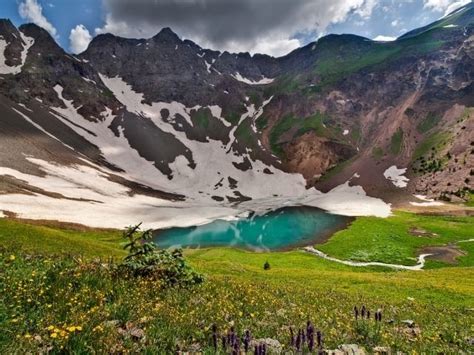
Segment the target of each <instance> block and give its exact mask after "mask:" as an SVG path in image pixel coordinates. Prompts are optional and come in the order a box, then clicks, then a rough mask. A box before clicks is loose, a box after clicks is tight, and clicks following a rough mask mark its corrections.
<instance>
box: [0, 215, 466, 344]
mask: <svg viewBox="0 0 474 355" xmlns="http://www.w3.org/2000/svg"><path fill="white" fill-rule="evenodd" d="M404 221H406V222H404ZM462 223H465V224H464V229H466V227H467V228H469V226H471V227H472V220H471V222H469V220H465V221H464V222H463V219H455V220H451V219H449V220H446V219H444V220H443V219H441V220H440V221H439V222H437V220H436V218H434V217H426V218H425V217H420V216H416V215H413V214H408V213H399V214H397V215H396V216H394V217H391V218H389V219H387V220H383V219H377V218H374V219H370V218H369V219H367V218H362V219H357V220H356V222H354V223H353V225H352V226H351V227H350V228H349V229H348V230H346V231H343V232H340V233H338V235H336V236H335V237H334V239H331V240H330V242H328V243H327V244H326V245H324V246H322V247H321V248H322V249H324V250H325V251H327V252H330V253H334V254H335V255H337V256H341V257H342V256H344V255H343V254H342V253H343V250H344V249H351V248H354V245H355V244H353V243H354V242H352V244H348V243H349V241H348V240H349V239H350V238H351V236H352V237H354V236H356V235H358V236H360V238H361V239H362V242H361V243H365V244H366V245H367V247H368V248H369V250H371V245H375V241H374V240H373V239H374V236H373V235H371V233H370V230H371V229H372V231H374V230H378V235H377V237H378V238H379V239H378V240H377V241H376V242H377V243H378V244H380V245H383V244H386V243H387V241H388V240H390V238H392V237H393V236H394V235H395V234H403V233H402V231H403V228H404V227H403V226H404V225H405V226H411V225H416V226H417V227H420V228H421V227H424V228H426V229H428V228H429V229H430V230H431V229H433V230H436V231H437V233H439V234H440V235H441V233H443V236H441V237H440V238H444V239H443V241H446V240H451V239H453V238H459V239H461V237H464V235H459V237H457V234H458V233H464V234H467V233H469V229H468V230H464V231H463V228H462V227H461V225H462ZM469 223H470V224H469ZM444 233H446V235H444ZM455 235H456V236H455ZM17 237H18V238H17ZM118 237H119V232H104V233H102V232H100V231H84V232H78V231H73V230H68V231H67V230H62V229H58V228H54V227H42V226H35V225H28V224H22V223H20V222H15V221H9V220H0V241H1V242H2V245H3V247H2V249H1V252H0V289H1V290H0V353H12V352H22V353H23V352H27V351H32V352H38V351H39V350H46V349H48V350H50V351H52V352H53V353H59V352H64V351H66V352H76V353H88V352H92V351H96V352H123V351H130V352H148V353H156V352H161V353H164V352H171V351H174V350H175V349H176V347H179V348H180V349H188V350H189V349H192V348H195V349H197V348H199V349H203V350H206V351H209V353H211V346H210V344H211V343H210V338H211V333H212V332H211V325H212V324H216V325H217V326H218V329H219V331H220V332H221V333H222V332H223V331H224V330H227V329H228V328H229V327H230V326H231V325H232V324H233V325H234V326H235V328H236V331H238V332H240V333H242V331H243V330H244V329H250V330H251V331H252V334H253V336H254V337H256V338H263V337H271V338H274V339H278V340H279V341H280V342H281V344H283V345H284V346H285V347H286V348H287V349H288V348H289V340H288V339H289V327H290V326H291V327H293V328H294V329H298V328H299V327H302V326H303V325H304V324H305V322H306V320H307V319H308V318H311V319H312V321H313V323H314V324H315V327H316V328H317V329H320V330H321V331H322V332H323V335H324V345H325V347H326V348H335V347H337V346H338V345H340V344H343V343H357V344H360V345H363V346H365V347H366V348H367V349H372V347H373V346H376V345H380V346H390V347H392V348H393V349H398V350H402V351H406V352H408V351H411V350H415V351H417V352H422V351H425V352H429V353H433V352H445V353H446V352H458V351H460V350H461V349H462V350H464V351H472V347H470V346H469V345H468V343H467V341H466V339H467V338H468V337H469V336H472V329H470V328H469V327H468V326H466V325H469V324H474V313H473V312H472V305H473V304H474V296H473V295H474V286H473V285H474V272H473V271H472V270H473V269H472V268H469V267H462V266H458V267H455V268H452V267H444V268H439V269H433V270H427V271H421V272H406V271H405V272H397V271H390V270H388V269H384V268H352V267H348V266H344V265H340V264H336V263H333V262H329V261H326V260H323V259H319V258H317V257H315V256H312V255H309V254H305V253H303V252H301V251H293V252H275V253H251V252H246V251H241V250H234V249H225V248H219V249H205V250H193V251H188V252H187V253H186V255H187V258H188V260H189V261H190V263H191V264H192V266H193V267H194V268H195V269H196V270H197V271H199V272H202V273H203V274H204V275H205V277H206V280H205V282H204V283H203V284H202V285H199V286H195V287H192V288H189V289H173V288H171V289H164V288H162V287H161V285H160V284H159V282H156V281H150V280H147V279H130V278H121V277H117V274H116V273H114V268H115V266H114V265H115V264H114V263H108V262H104V260H105V259H104V258H103V257H105V256H107V255H114V256H116V257H120V256H121V255H123V252H122V251H121V250H120V249H119V245H118V240H119V238H118ZM400 238H401V240H400V241H399V243H398V244H397V243H395V242H394V243H393V245H392V247H389V248H387V251H388V252H387V255H383V252H382V251H379V253H380V255H382V256H381V258H382V260H391V258H392V253H393V252H394V248H395V249H396V248H400V250H401V252H402V253H404V254H405V255H413V254H412V253H414V252H415V250H416V248H417V247H418V245H414V244H411V243H407V240H408V236H406V235H404V234H403V235H401V236H400ZM413 238H415V237H413ZM71 240H74V242H75V244H73V243H72V242H71ZM440 242H441V241H440ZM337 243H339V247H337ZM404 244H409V247H408V248H407V249H404V248H401V246H402V245H404ZM466 244H467V243H466ZM330 249H332V251H331V250H330ZM66 251H67V252H68V253H69V254H75V256H74V257H71V256H72V255H71V256H64V253H65V252H66ZM109 253H110V254H109ZM40 254H41V255H42V256H40ZM79 254H82V255H83V256H82V257H80V256H79ZM471 255H472V254H471ZM97 256H100V257H102V260H100V261H99V260H97V259H95V258H96V257H97ZM405 261H406V260H405ZM265 262H268V263H269V264H270V269H269V270H264V268H263V265H264V263H265ZM362 304H364V305H366V307H368V308H369V309H370V310H371V311H372V314H373V312H374V311H375V310H377V309H379V308H381V309H382V310H383V317H384V318H383V319H384V322H382V323H381V324H377V323H375V322H374V320H373V319H370V320H364V321H360V320H359V321H357V322H356V321H355V320H354V317H353V314H352V309H353V307H354V306H355V305H358V306H360V305H362ZM470 309H471V310H470ZM407 319H409V320H413V321H414V322H415V326H414V327H413V328H408V327H407V326H406V325H405V324H404V323H403V321H404V320H407Z"/></svg>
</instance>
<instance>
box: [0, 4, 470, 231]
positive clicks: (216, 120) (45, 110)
mask: <svg viewBox="0 0 474 355" xmlns="http://www.w3.org/2000/svg"><path fill="white" fill-rule="evenodd" d="M472 12H473V7H472V6H471V7H470V6H467V7H466V10H465V11H464V12H461V13H459V14H458V17H456V18H454V19H453V18H452V17H450V18H449V23H448V24H446V23H440V24H439V26H437V27H435V28H433V29H429V31H428V32H427V31H422V32H421V33H420V34H416V33H414V34H412V35H411V36H410V37H409V38H405V39H400V40H397V41H394V42H390V43H378V42H373V41H370V40H367V39H364V38H362V37H358V36H350V35H341V36H335V35H331V36H327V37H325V38H322V39H320V40H318V41H317V42H315V43H312V44H311V45H308V46H306V47H303V48H300V49H298V50H296V51H294V52H293V53H290V54H289V55H287V56H285V57H282V58H272V57H268V56H263V55H255V56H250V55H248V54H246V53H240V54H231V53H227V52H225V53H219V52H216V51H211V50H206V49H203V48H201V47H199V46H198V45H196V44H195V43H193V42H191V41H188V40H181V39H180V38H179V37H178V36H177V35H176V34H174V33H173V32H172V31H171V30H170V29H164V30H162V31H161V32H160V33H159V34H157V35H156V36H155V37H153V38H151V39H146V40H136V39H124V38H119V37H115V36H112V35H110V34H108V35H100V36H98V37H96V38H95V39H94V40H93V41H92V42H91V44H90V46H89V48H88V49H87V51H86V52H84V53H82V54H81V55H79V56H77V57H74V56H70V55H69V54H67V53H65V52H64V51H63V50H62V49H61V48H59V47H58V46H57V44H56V43H55V42H54V40H53V39H52V38H51V37H50V36H49V34H48V33H47V32H46V31H44V30H42V29H41V28H39V27H37V26H35V25H24V26H22V27H21V28H20V29H19V30H17V29H16V28H14V26H13V25H12V24H11V23H10V22H9V21H3V22H2V21H0V36H2V40H1V41H0V44H1V48H0V49H2V53H3V57H2V56H0V59H1V61H0V64H1V66H0V71H1V73H0V136H1V139H0V213H1V214H8V213H14V214H17V215H18V216H20V217H23V218H34V219H59V220H63V221H68V222H74V223H81V224H86V225H91V226H96V227H118V228H121V227H123V226H124V225H127V224H132V223H135V222H136V221H137V220H143V221H144V223H145V225H146V226H147V227H153V228H163V227H169V226H176V225H179V226H189V225H196V224H202V223H207V222H209V221H212V220H213V219H216V218H224V219H225V218H235V217H236V216H241V215H246V214H247V213H248V212H249V211H255V212H257V213H263V212H265V211H267V210H270V209H275V208H279V207H281V206H284V205H300V204H304V205H310V206H316V207H320V208H324V209H326V210H328V211H331V212H333V213H340V214H345V215H378V216H387V215H388V214H389V213H390V206H389V204H387V203H385V202H383V201H382V199H380V197H382V198H383V199H388V200H389V201H392V199H393V198H394V196H396V198H394V200H397V199H399V198H400V197H399V196H402V198H406V199H410V198H411V196H412V194H415V193H416V194H420V195H426V196H429V197H438V196H439V195H440V194H444V195H446V194H449V196H455V195H456V194H458V195H460V194H462V193H464V192H465V191H469V189H470V188H472V182H471V181H470V179H469V174H470V171H471V172H472V170H469V169H470V168H469V167H472V166H473V165H474V162H473V155H472V148H471V149H469V147H470V145H472V144H473V143H472V132H473V125H474V112H473V109H472V107H473V106H474V95H473V84H472V73H473V72H474V68H473V66H474V64H473V63H474V61H473V59H474V45H473V44H474V34H473V33H474V31H473V26H472V18H473V15H472ZM446 25H456V27H453V26H450V27H445V26H446ZM2 41H3V42H2ZM2 63H4V64H2ZM4 68H8V71H7V69H4ZM11 68H15V69H14V70H13V69H11ZM269 78H271V79H269ZM446 156H450V157H451V158H450V159H451V160H450V159H447V158H446ZM391 167H392V168H391ZM394 167H400V168H399V169H398V168H397V169H393V168H394ZM399 172H403V173H404V174H402V175H403V176H402V175H401V174H399ZM405 175H406V177H405ZM448 176H449V177H448ZM448 181H449V185H448ZM318 189H319V190H322V191H325V193H322V192H320V191H318ZM366 191H367V192H368V193H369V194H370V195H371V196H374V197H370V196H367V194H366ZM456 196H457V195H456Z"/></svg>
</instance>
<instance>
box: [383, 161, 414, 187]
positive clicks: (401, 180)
mask: <svg viewBox="0 0 474 355" xmlns="http://www.w3.org/2000/svg"><path fill="white" fill-rule="evenodd" d="M406 171H407V169H406V168H401V169H398V168H397V167H396V166H395V165H392V166H391V167H390V168H388V169H387V170H385V172H384V173H383V176H384V177H385V178H386V179H387V180H390V181H391V182H392V184H394V185H395V186H396V187H400V188H402V187H406V186H407V185H408V181H410V180H409V179H408V178H407V177H406V176H404V175H403V174H405V172H406Z"/></svg>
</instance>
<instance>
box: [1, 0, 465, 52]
mask: <svg viewBox="0 0 474 355" xmlns="http://www.w3.org/2000/svg"><path fill="white" fill-rule="evenodd" d="M469 2H471V0H80V1H77V0H0V18H9V19H10V20H12V22H13V23H14V24H15V25H17V26H19V25H21V24H22V23H28V22H33V23H36V24H37V25H39V26H41V27H43V28H45V29H46V30H47V31H48V32H49V33H50V34H51V35H52V36H53V37H54V38H55V39H56V41H57V42H58V43H59V44H60V45H61V46H62V47H63V48H64V49H65V50H66V51H68V52H71V53H80V52H82V51H84V50H85V49H86V48H87V45H88V44H89V42H90V41H91V39H92V38H93V37H94V36H96V35H98V34H101V33H108V32H110V33H113V34H115V35H118V36H122V37H128V38H149V37H153V36H154V35H155V34H156V33H158V32H159V31H160V29H161V28H163V27H171V28H172V29H173V31H174V32H176V33H177V34H178V35H179V36H180V37H181V38H183V39H184V38H187V39H191V40H193V41H194V42H196V43H197V44H198V45H200V46H201V47H204V48H211V49H216V50H227V51H229V52H250V53H252V54H254V53H264V54H269V55H273V56H281V55H284V54H286V53H288V52H290V51H292V50H294V49H296V48H298V47H301V46H303V45H306V44H308V43H310V42H312V41H315V40H317V39H318V38H319V37H321V36H323V35H326V34H330V33H352V34H357V35H361V36H364V37H367V38H371V39H376V40H393V39H395V38H396V37H398V36H400V35H402V34H403V33H405V32H407V31H409V30H412V29H414V28H417V27H421V26H424V25H426V24H428V23H430V22H433V21H435V20H437V19H439V18H440V17H442V16H444V15H446V14H447V13H449V12H451V11H453V10H455V9H456V8H459V7H460V6H463V5H465V4H467V3H469Z"/></svg>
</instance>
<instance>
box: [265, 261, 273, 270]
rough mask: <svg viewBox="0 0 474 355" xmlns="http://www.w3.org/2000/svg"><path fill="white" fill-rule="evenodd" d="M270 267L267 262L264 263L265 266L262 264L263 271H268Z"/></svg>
mask: <svg viewBox="0 0 474 355" xmlns="http://www.w3.org/2000/svg"><path fill="white" fill-rule="evenodd" d="M270 268H271V266H270V263H269V262H268V261H265V264H263V270H270Z"/></svg>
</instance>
